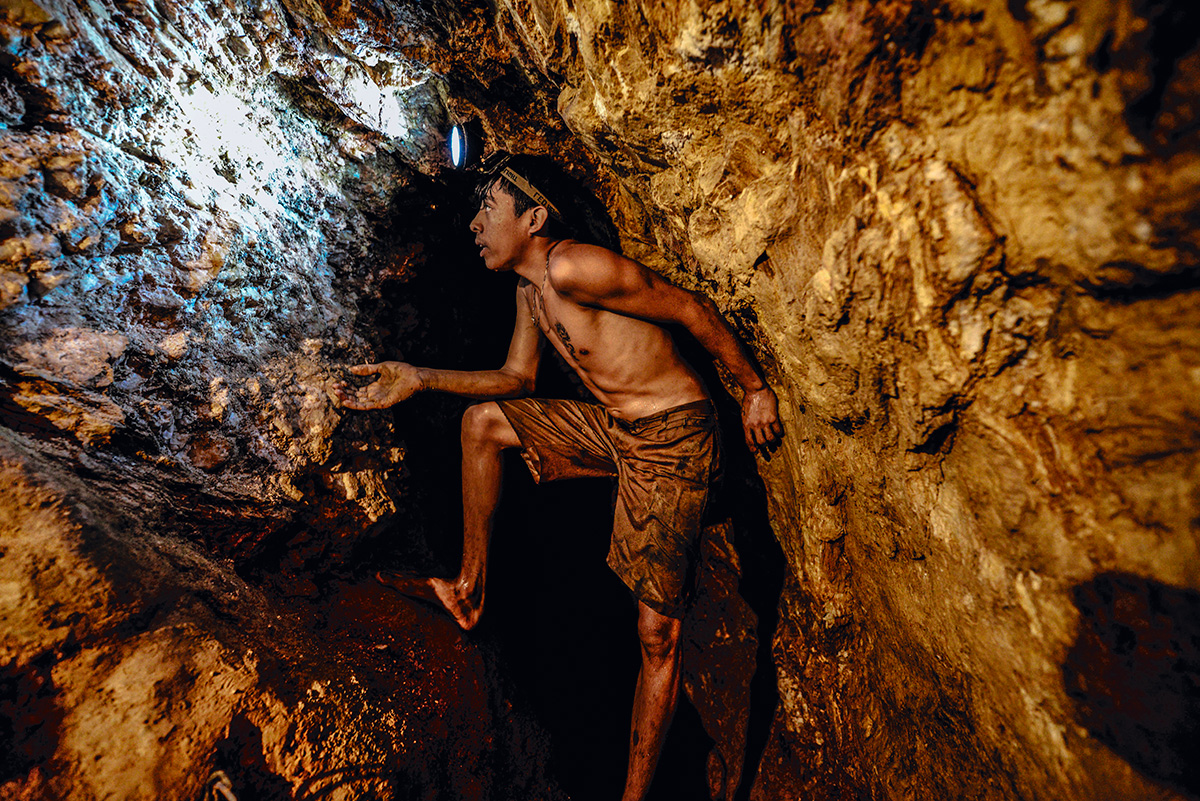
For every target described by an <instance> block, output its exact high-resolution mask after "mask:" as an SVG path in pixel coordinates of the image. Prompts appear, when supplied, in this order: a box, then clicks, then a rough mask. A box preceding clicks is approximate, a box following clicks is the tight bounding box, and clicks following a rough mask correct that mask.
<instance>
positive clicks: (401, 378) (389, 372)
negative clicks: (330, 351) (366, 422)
mask: <svg viewBox="0 0 1200 801" xmlns="http://www.w3.org/2000/svg"><path fill="white" fill-rule="evenodd" d="M350 372H352V373H354V374H355V375H376V374H378V375H379V379H378V380H376V381H374V382H373V383H370V384H368V385H367V386H365V387H360V388H358V389H354V388H353V387H349V386H347V385H346V383H345V382H338V383H337V384H335V385H334V387H333V391H334V393H335V394H336V395H337V396H338V400H340V401H341V402H342V405H343V406H345V407H346V408H347V409H357V410H359V411H366V410H368V409H386V408H387V407H389V406H394V405H396V404H397V403H399V402H400V401H402V400H407V399H408V398H410V397H412V395H413V393H415V392H416V391H417V390H418V389H420V388H421V380H420V377H419V375H418V371H417V368H416V367H413V366H412V365H411V364H405V363H404V362H380V363H379V364H356V365H355V366H353V367H351V368H350Z"/></svg>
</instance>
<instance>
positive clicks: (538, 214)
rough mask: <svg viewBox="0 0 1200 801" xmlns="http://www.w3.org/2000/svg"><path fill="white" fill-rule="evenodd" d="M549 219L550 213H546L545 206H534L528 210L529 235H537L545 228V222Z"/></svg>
mask: <svg viewBox="0 0 1200 801" xmlns="http://www.w3.org/2000/svg"><path fill="white" fill-rule="evenodd" d="M549 219H550V212H548V211H546V207H545V206H534V207H533V208H532V209H530V215H529V233H530V234H537V233H538V232H539V231H541V230H542V229H543V228H545V227H546V221H547V220H549Z"/></svg>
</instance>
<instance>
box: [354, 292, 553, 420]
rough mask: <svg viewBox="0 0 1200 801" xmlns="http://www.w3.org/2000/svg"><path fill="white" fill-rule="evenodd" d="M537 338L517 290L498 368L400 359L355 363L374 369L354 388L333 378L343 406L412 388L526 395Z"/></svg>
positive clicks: (402, 396) (533, 376)
mask: <svg viewBox="0 0 1200 801" xmlns="http://www.w3.org/2000/svg"><path fill="white" fill-rule="evenodd" d="M541 353H542V338H541V332H540V331H538V328H537V326H536V325H534V323H533V320H532V318H531V313H530V309H529V304H528V302H527V301H526V300H525V295H524V293H523V292H521V290H520V289H518V290H517V322H516V326H515V327H514V328H513V337H512V341H511V342H510V343H509V346H508V358H507V359H505V361H504V366H503V367H501V368H500V369H498V370H438V369H434V368H430V367H416V366H414V365H411V364H406V363H405V362H380V363H379V364H360V365H356V366H354V367H351V368H350V372H352V373H354V374H355V375H376V374H378V375H379V378H378V379H377V380H376V381H374V382H373V383H371V384H368V385H367V386H365V387H361V388H358V389H353V388H351V387H348V386H346V385H345V384H344V383H343V384H338V385H337V386H336V387H335V388H334V391H335V392H336V393H337V396H338V399H339V400H340V401H341V402H342V405H343V406H345V407H346V408H347V409H358V410H368V409H386V408H387V407H389V406H393V405H395V404H397V403H400V402H401V401H403V400H407V399H408V398H410V397H412V396H413V395H415V394H416V393H417V392H422V391H433V392H449V393H450V394H452V395H461V396H463V397H467V398H477V399H479V400H489V399H494V398H514V397H518V396H521V395H528V394H529V393H531V392H532V391H533V388H534V384H535V382H536V380H537V368H538V362H539V361H540V359H541Z"/></svg>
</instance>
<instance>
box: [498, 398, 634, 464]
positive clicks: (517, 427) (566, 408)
mask: <svg viewBox="0 0 1200 801" xmlns="http://www.w3.org/2000/svg"><path fill="white" fill-rule="evenodd" d="M496 405H497V407H498V408H499V410H500V412H501V413H502V414H503V415H504V417H505V418H506V419H507V420H508V423H509V424H510V425H511V426H512V428H513V430H514V431H515V432H516V436H517V439H518V440H519V443H520V447H521V457H522V458H523V459H524V460H525V463H526V464H527V465H528V466H529V472H530V473H532V474H533V478H534V480H535V481H538V482H542V481H556V480H558V479H560V478H581V477H585V476H615V475H616V474H617V466H616V452H615V450H614V448H613V445H612V441H611V436H610V431H609V429H610V428H611V426H612V419H611V418H610V417H609V416H608V414H607V412H605V410H604V408H603V407H601V406H599V405H597V404H594V403H583V402H581V401H572V400H558V399H544V398H517V399H515V400H504V401H497V402H496Z"/></svg>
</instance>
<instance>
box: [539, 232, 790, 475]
mask: <svg viewBox="0 0 1200 801" xmlns="http://www.w3.org/2000/svg"><path fill="white" fill-rule="evenodd" d="M564 256H567V254H564ZM562 261H563V262H565V263H564V264H563V268H565V269H558V270H556V274H555V278H556V280H555V289H556V291H560V292H563V293H564V294H570V295H572V296H573V299H575V300H576V301H577V302H579V303H581V304H583V305H587V306H596V307H598V308H603V309H607V310H609V311H615V312H618V313H621V314H628V315H631V316H634V317H641V318H644V319H648V320H653V321H656V322H663V323H678V324H679V325H682V326H683V327H684V328H686V329H687V330H688V333H690V334H691V335H692V336H693V337H695V338H696V341H697V342H699V343H700V344H701V345H703V346H704V348H705V349H706V350H708V352H709V353H710V354H712V355H713V357H714V358H716V360H717V361H719V362H720V363H721V364H722V365H723V366H724V367H725V369H726V370H728V371H729V373H730V374H731V375H732V376H733V378H734V380H735V381H737V383H738V385H739V386H740V387H741V388H742V391H743V393H744V394H743V397H742V428H743V430H744V432H745V436H746V445H747V446H748V447H749V448H750V450H752V451H758V450H759V449H760V448H762V449H764V450H771V449H773V448H774V447H775V445H776V444H777V443H778V442H779V440H780V438H781V437H782V436H783V425H782V423H780V421H779V405H778V401H777V400H776V398H775V392H774V390H772V389H771V387H770V386H769V385H768V384H767V382H766V381H765V380H764V379H763V377H762V375H761V374H760V373H759V371H758V369H757V368H756V367H755V366H754V364H753V363H752V362H751V361H750V359H749V358H748V357H747V356H746V353H745V351H744V350H743V348H742V344H741V342H740V341H739V340H738V338H737V335H736V334H735V333H734V332H733V329H732V328H730V327H729V323H728V322H726V320H725V318H724V317H723V316H722V315H721V312H720V311H719V310H718V309H717V305H716V304H715V303H713V302H712V300H711V299H710V298H708V297H705V296H703V295H700V294H697V293H695V292H689V291H688V290H686V289H682V288H680V287H677V286H675V285H674V284H672V283H670V282H669V281H667V280H666V279H664V278H663V277H662V276H660V275H658V273H656V272H654V271H653V270H651V269H650V268H648V267H646V266H645V265H643V264H640V263H638V262H636V261H633V260H632V259H627V258H625V257H623V256H620V255H618V254H616V253H613V252H612V251H609V250H606V249H604V248H599V247H594V246H587V245H584V246H575V247H574V248H572V253H571V254H570V255H569V256H567V257H566V258H564V259H563V260H562Z"/></svg>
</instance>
